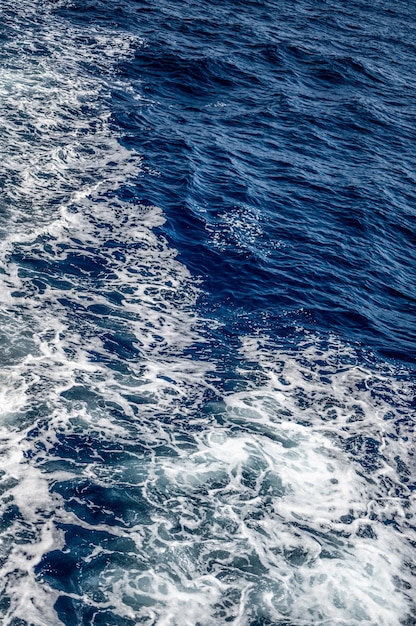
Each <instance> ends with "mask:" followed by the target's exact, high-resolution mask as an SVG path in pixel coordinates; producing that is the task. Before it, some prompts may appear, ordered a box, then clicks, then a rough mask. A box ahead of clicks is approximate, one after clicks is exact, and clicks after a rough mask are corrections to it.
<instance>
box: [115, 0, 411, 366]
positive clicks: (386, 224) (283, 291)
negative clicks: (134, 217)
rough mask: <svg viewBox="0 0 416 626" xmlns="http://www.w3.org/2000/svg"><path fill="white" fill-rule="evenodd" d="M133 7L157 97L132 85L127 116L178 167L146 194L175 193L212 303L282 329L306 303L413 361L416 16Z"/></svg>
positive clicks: (136, 135)
mask: <svg viewBox="0 0 416 626" xmlns="http://www.w3.org/2000/svg"><path fill="white" fill-rule="evenodd" d="M125 19H126V20H127V19H128V20H131V21H132V22H133V20H135V22H136V23H137V28H139V29H140V32H141V33H142V34H143V36H145V37H146V39H147V42H148V43H147V45H146V46H145V47H144V48H143V49H140V50H139V51H138V53H137V54H136V57H135V59H134V62H133V63H132V62H128V63H127V64H126V65H125V66H124V70H123V71H124V72H125V73H126V75H128V76H129V78H130V79H133V80H134V79H136V80H137V81H140V85H141V90H142V93H143V96H144V97H145V98H147V99H148V100H149V102H148V103H146V101H145V102H144V103H143V105H142V106H140V107H130V106H129V105H128V103H127V102H126V100H125V97H123V94H117V93H116V94H114V111H115V116H116V120H117V122H118V123H119V124H120V125H121V126H122V128H123V129H124V130H125V132H126V134H127V135H128V138H127V141H129V142H130V141H131V142H132V144H133V145H135V146H140V150H141V151H142V152H143V154H144V155H145V159H146V164H147V165H148V167H149V168H150V169H152V168H154V169H156V170H158V171H160V173H161V175H160V177H159V178H154V179H153V180H152V181H151V184H150V183H149V181H148V179H147V177H143V179H142V181H140V183H139V188H138V193H139V194H140V195H141V197H143V198H144V199H148V200H149V201H151V202H156V203H159V204H161V205H163V206H164V207H165V210H166V211H167V213H168V215H169V225H168V228H169V229H170V231H169V232H170V234H171V237H172V239H173V240H174V242H175V245H176V246H177V247H178V248H179V250H180V252H181V254H183V255H184V259H185V260H186V263H187V264H188V265H189V266H191V267H192V269H193V270H194V271H195V272H196V273H198V274H202V275H203V276H204V279H205V280H206V285H207V290H208V292H209V293H210V296H211V298H212V306H214V307H218V306H221V307H222V312H221V315H222V316H225V317H230V318H235V312H236V311H238V313H239V315H238V320H239V321H237V324H240V323H242V319H243V318H244V316H246V315H248V316H250V319H252V320H253V318H256V317H260V318H262V314H263V313H267V314H268V315H269V316H270V317H271V318H273V319H274V320H276V319H277V320H279V321H276V322H275V324H276V325H277V326H281V325H282V322H281V316H282V315H287V314H288V313H292V312H297V311H299V310H302V315H303V316H304V318H305V321H304V322H303V323H306V324H307V325H313V326H314V327H318V328H319V329H322V330H324V331H326V330H327V329H334V330H336V331H337V332H341V333H342V335H343V336H345V337H346V338H347V339H348V340H352V341H360V342H363V343H364V344H365V345H367V346H371V347H374V348H375V349H377V350H379V351H380V352H382V353H384V354H388V355H389V356H392V357H397V358H399V359H404V360H411V361H413V360H414V318H415V292H414V285H415V274H414V271H415V257H414V250H415V246H414V244H415V238H414V237H415V233H414V226H413V220H414V207H413V194H412V186H413V184H414V176H413V172H414V139H415V127H414V109H413V104H412V102H413V99H414V89H415V83H414V48H413V44H412V41H413V39H414V37H413V34H414V20H412V15H409V14H408V12H407V11H405V10H404V9H403V11H400V7H399V6H396V5H395V8H394V9H393V8H391V7H390V5H385V4H383V3H377V5H371V6H368V5H367V4H366V3H354V2H352V3H347V4H345V3H342V4H341V3H340V4H335V5H334V4H333V3H331V4H330V5H329V4H328V3H319V5H318V6H316V5H315V4H309V3H297V4H296V5H293V4H292V3H285V2H276V3H253V4H252V3H250V4H249V5H246V4H244V5H242V4H241V3H238V2H237V3H226V4H224V3H215V2H213V3H211V2H210V3H209V4H208V5H206V6H203V7H201V6H200V5H199V4H196V5H195V4H194V3H180V4H179V5H178V4H175V6H172V5H171V4H170V3H166V4H165V3H157V5H156V6H155V5H154V4H153V3H151V4H150V5H149V4H147V3H143V4H140V6H139V7H135V11H134V13H133V14H131V13H127V14H126V18H125ZM133 23H134V22H133ZM133 28H134V26H133ZM241 216H243V217H241ZM234 222H235V226H232V224H233V223H234ZM213 232H215V236H216V237H217V238H218V242H219V245H218V246H213V245H212V239H213V237H212V233H213ZM262 323H263V321H260V324H262Z"/></svg>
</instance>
